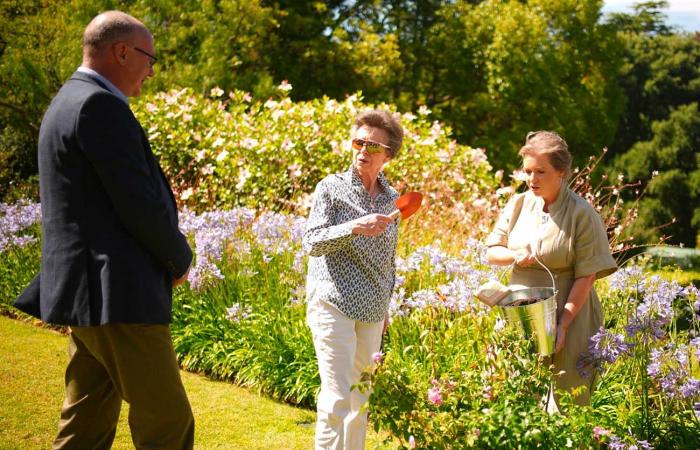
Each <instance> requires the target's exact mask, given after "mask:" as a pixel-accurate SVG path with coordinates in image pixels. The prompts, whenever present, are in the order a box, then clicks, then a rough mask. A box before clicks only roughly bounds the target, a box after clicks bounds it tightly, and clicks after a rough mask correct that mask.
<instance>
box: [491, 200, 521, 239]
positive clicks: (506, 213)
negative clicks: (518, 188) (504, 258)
mask: <svg viewBox="0 0 700 450" xmlns="http://www.w3.org/2000/svg"><path fill="white" fill-rule="evenodd" d="M522 195H523V194H517V195H514V196H513V197H512V198H511V199H510V200H508V203H506V206H505V207H504V208H503V211H501V215H500V216H498V220H497V221H496V225H495V226H494V227H493V231H492V232H491V234H489V235H488V236H487V237H486V246H487V247H494V246H497V245H502V246H504V247H507V246H508V234H509V233H510V230H512V229H513V226H512V225H511V221H512V220H517V217H515V218H514V217H513V216H514V213H515V212H516V210H518V213H519V212H520V211H519V209H520V208H516V205H517V204H518V202H520V207H521V208H522V199H520V197H521V196H522Z"/></svg>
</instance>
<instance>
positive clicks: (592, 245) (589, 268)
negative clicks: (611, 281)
mask: <svg viewBox="0 0 700 450" xmlns="http://www.w3.org/2000/svg"><path fill="white" fill-rule="evenodd" d="M577 219H578V220H577V222H579V223H577V225H576V236H575V237H574V239H575V240H574V250H575V254H576V257H575V260H574V277H575V278H579V277H584V276H587V275H592V274H595V277H596V279H598V278H603V277H607V276H608V275H610V274H612V273H613V272H615V271H616V270H617V264H616V263H615V259H614V258H613V257H612V255H611V254H610V246H609V244H608V236H607V234H606V233H605V227H604V225H603V220H602V219H601V217H600V215H599V214H598V213H597V212H596V211H595V210H594V209H593V208H585V209H584V210H583V211H580V214H578V217H577Z"/></svg>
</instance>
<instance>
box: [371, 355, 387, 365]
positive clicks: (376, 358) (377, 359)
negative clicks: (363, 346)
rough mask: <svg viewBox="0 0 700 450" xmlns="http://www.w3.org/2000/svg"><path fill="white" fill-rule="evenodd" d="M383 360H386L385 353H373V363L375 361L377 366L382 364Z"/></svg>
mask: <svg viewBox="0 0 700 450" xmlns="http://www.w3.org/2000/svg"><path fill="white" fill-rule="evenodd" d="M382 358H384V353H382V352H374V353H372V361H374V362H375V363H376V364H381V363H382Z"/></svg>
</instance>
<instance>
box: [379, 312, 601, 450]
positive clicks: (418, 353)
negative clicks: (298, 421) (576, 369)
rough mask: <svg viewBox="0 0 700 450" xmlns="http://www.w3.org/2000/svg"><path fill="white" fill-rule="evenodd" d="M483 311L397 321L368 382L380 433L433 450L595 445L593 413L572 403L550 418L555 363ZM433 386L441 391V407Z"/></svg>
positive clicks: (418, 314)
mask: <svg viewBox="0 0 700 450" xmlns="http://www.w3.org/2000/svg"><path fill="white" fill-rule="evenodd" d="M477 311H478V308H475V309H469V310H468V312H465V313H461V314H455V313H453V312H450V311H448V310H446V309H442V308H435V309H432V308H429V309H427V310H426V311H415V312H413V313H412V314H411V316H410V317H399V318H397V319H396V320H394V321H393V322H392V325H391V327H390V328H389V335H388V339H387V343H386V345H385V349H386V359H385V361H384V362H383V363H382V364H381V365H380V366H379V368H378V369H377V370H376V372H374V373H373V374H372V375H371V376H370V377H369V378H368V383H369V384H371V386H372V387H373V391H372V396H371V399H370V415H371V417H372V419H373V423H374V427H375V429H386V430H389V431H390V432H391V433H392V435H393V436H396V437H398V438H399V440H400V441H401V442H402V443H403V444H404V445H403V446H402V448H408V447H409V446H408V442H409V439H410V437H411V436H413V439H414V441H415V443H416V448H430V449H456V448H566V447H568V446H571V445H572V444H573V443H576V444H579V445H581V446H584V447H588V446H591V445H592V444H593V434H592V427H593V426H592V423H593V422H592V420H591V419H592V417H591V416H592V414H591V411H590V410H588V409H586V408H580V407H575V406H573V405H571V404H570V399H568V400H564V401H563V403H564V404H566V405H567V407H566V411H567V414H566V415H549V414H547V412H546V411H545V409H544V408H543V398H546V394H547V391H548V388H549V384H550V373H549V369H548V368H547V361H546V360H545V359H538V357H536V356H533V354H532V353H531V352H530V350H529V348H528V346H527V345H522V342H521V341H520V337H519V336H518V335H517V334H515V333H514V332H513V330H510V329H509V330H501V331H498V330H495V329H494V324H495V321H494V320H493V319H494V315H493V314H492V315H486V314H484V312H483V311H482V312H481V313H479V312H477ZM429 389H437V390H438V391H439V392H440V393H441V402H440V403H439V404H436V403H434V402H431V401H430V400H429V395H428V391H429Z"/></svg>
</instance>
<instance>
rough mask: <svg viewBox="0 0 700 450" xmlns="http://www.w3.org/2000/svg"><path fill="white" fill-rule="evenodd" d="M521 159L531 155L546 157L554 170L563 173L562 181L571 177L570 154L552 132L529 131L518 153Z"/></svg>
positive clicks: (560, 139)
mask: <svg viewBox="0 0 700 450" xmlns="http://www.w3.org/2000/svg"><path fill="white" fill-rule="evenodd" d="M518 154H519V155H520V157H521V158H524V157H525V156H533V155H547V159H549V163H550V164H551V165H552V167H554V169H556V170H558V171H560V172H563V173H564V179H565V180H566V179H568V178H569V176H571V160H572V158H571V153H569V146H568V145H567V143H566V141H565V140H564V138H562V137H561V136H559V135H558V134H557V133H555V132H554V131H530V132H529V133H528V134H527V136H525V145H523V146H522V147H521V148H520V151H519V152H518Z"/></svg>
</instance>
